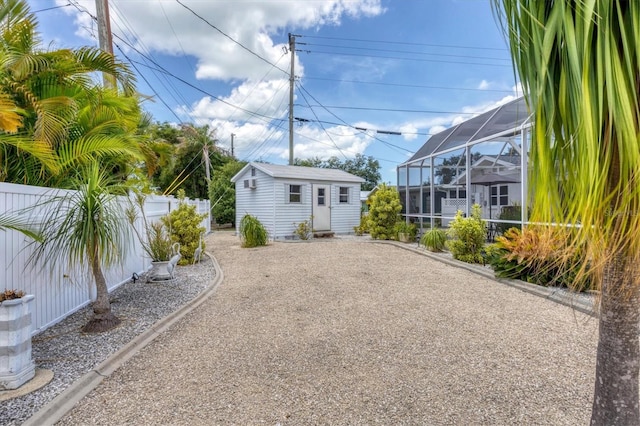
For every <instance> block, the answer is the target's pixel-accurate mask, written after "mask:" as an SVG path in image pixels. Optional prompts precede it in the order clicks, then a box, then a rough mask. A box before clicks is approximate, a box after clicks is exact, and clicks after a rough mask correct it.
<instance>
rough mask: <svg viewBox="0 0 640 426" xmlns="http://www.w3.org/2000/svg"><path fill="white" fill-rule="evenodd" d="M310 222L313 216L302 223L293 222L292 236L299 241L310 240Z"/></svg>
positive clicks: (311, 231)
mask: <svg viewBox="0 0 640 426" xmlns="http://www.w3.org/2000/svg"><path fill="white" fill-rule="evenodd" d="M312 220H313V216H311V217H310V218H309V220H305V221H304V222H300V223H298V224H296V223H295V222H294V223H293V226H295V227H296V229H295V230H294V231H293V234H294V235H295V236H297V237H298V238H300V239H301V240H310V239H311V235H312V234H313V229H312V228H311V221H312Z"/></svg>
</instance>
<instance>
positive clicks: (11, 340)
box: [0, 216, 42, 391]
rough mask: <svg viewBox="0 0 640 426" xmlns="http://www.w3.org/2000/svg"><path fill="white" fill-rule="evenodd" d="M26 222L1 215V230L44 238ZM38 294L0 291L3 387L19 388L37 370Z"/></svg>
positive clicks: (0, 384) (0, 374)
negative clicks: (34, 323)
mask: <svg viewBox="0 0 640 426" xmlns="http://www.w3.org/2000/svg"><path fill="white" fill-rule="evenodd" d="M32 228H33V227H32V226H30V225H29V224H27V223H26V222H24V221H22V220H20V219H17V218H14V217H10V216H1V217H0V231H3V230H5V229H13V230H15V231H19V232H22V233H23V234H25V235H27V236H29V237H31V238H33V239H34V240H35V241H42V237H41V235H40V234H39V233H38V231H36V230H34V229H32ZM34 300H35V296H34V295H32V294H25V293H24V292H23V291H18V290H6V289H5V290H4V292H0V324H3V325H4V326H3V327H0V391H3V390H10V389H17V388H19V387H20V386H22V385H23V384H24V383H26V382H28V381H29V380H31V379H32V378H33V377H34V376H35V374H36V367H35V363H34V362H33V360H32V358H31V306H32V305H33V301H34Z"/></svg>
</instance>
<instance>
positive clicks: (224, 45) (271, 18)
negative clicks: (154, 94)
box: [56, 0, 384, 81]
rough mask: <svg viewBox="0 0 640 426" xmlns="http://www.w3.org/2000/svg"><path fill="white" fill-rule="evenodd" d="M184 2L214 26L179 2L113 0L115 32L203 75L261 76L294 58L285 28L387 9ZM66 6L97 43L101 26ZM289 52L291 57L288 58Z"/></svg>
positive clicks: (368, 0)
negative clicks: (192, 63) (182, 60)
mask: <svg viewBox="0 0 640 426" xmlns="http://www.w3.org/2000/svg"><path fill="white" fill-rule="evenodd" d="M56 3H57V4H58V5H61V6H62V5H66V4H67V3H68V2H67V1H66V0H56ZM78 3H79V5H80V7H83V8H86V10H87V11H88V12H89V13H90V14H92V15H95V1H94V0H79V1H78ZM182 3H184V4H185V5H186V6H187V7H189V8H190V9H192V10H193V11H194V12H195V13H196V14H197V15H199V16H200V17H202V18H203V19H204V20H206V21H208V22H209V23H210V24H211V25H209V24H207V23H206V22H205V21H204V20H203V19H200V18H199V17H198V16H196V15H195V14H194V13H192V12H191V11H189V10H187V9H186V8H185V7H183V6H181V5H180V4H179V3H178V2H167V1H160V0H155V1H152V0H145V1H130V0H111V1H110V16H111V21H112V26H111V29H112V32H113V33H114V34H116V35H118V36H120V37H122V38H124V39H126V40H130V42H131V41H132V42H133V43H132V44H134V45H135V46H136V48H138V49H141V50H143V51H145V50H150V51H153V52H162V53H165V54H168V55H173V56H177V57H182V56H184V55H185V54H186V55H189V56H192V57H195V58H196V62H197V63H196V76H197V78H200V79H204V78H210V79H219V80H224V81H232V80H237V79H239V80H245V79H254V80H259V79H260V78H262V76H263V75H264V74H265V73H266V72H269V71H272V66H271V65H270V64H269V63H271V64H276V65H277V66H278V67H279V68H282V69H283V70H285V71H286V70H287V68H288V62H289V61H288V55H287V54H285V52H284V51H283V48H285V47H287V44H283V43H275V42H274V41H273V39H272V36H274V35H276V34H277V35H281V32H282V31H283V30H284V29H291V28H295V29H309V28H314V27H317V26H323V25H340V23H341V21H342V19H343V18H344V17H350V18H359V17H370V16H377V15H380V14H381V13H384V8H383V7H382V6H381V0H320V1H300V2H295V7H292V6H293V3H292V2H288V1H261V2H256V1H253V0H251V1H249V0H235V1H204V2H203V1H188V0H182ZM64 10H65V11H66V12H67V13H70V14H73V15H74V16H75V22H76V26H77V28H78V29H77V31H76V33H77V34H78V35H80V36H83V37H85V38H88V39H91V40H92V41H94V40H95V38H94V37H93V34H94V33H95V25H94V24H93V22H92V20H91V17H90V16H89V14H88V13H82V12H79V11H78V10H77V9H74V8H65V9H64ZM212 26H215V27H217V28H218V29H219V30H220V31H222V32H224V33H225V34H226V35H227V36H228V37H227V36H225V35H224V34H221V33H220V32H219V31H217V30H216V29H215V28H213V27H212ZM230 38H233V39H234V40H236V41H237V42H239V43H240V44H242V45H243V46H245V47H246V49H245V48H243V47H242V46H240V45H238V44H237V43H235V42H234V41H232V40H231V39H230ZM116 39H117V38H116ZM118 44H119V45H122V44H123V42H119V43H118ZM247 49H248V50H251V51H253V52H255V55H254V54H252V53H250V52H248V51H247ZM256 55H257V56H260V57H262V58H264V60H262V59H260V58H258V57H257V56H256ZM284 56H286V58H284V59H283V57H284ZM296 65H297V66H298V67H297V69H298V71H297V72H296V74H297V75H302V73H303V69H302V66H301V64H296ZM278 72H279V73H281V74H282V72H281V71H278Z"/></svg>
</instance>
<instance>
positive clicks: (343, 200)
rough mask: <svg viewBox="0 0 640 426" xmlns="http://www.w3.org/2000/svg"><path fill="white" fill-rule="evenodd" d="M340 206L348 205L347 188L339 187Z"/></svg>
mask: <svg viewBox="0 0 640 426" xmlns="http://www.w3.org/2000/svg"><path fill="white" fill-rule="evenodd" d="M339 201H340V203H341V204H347V203H349V187H348V186H341V187H340V199H339Z"/></svg>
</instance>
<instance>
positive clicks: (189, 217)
mask: <svg viewBox="0 0 640 426" xmlns="http://www.w3.org/2000/svg"><path fill="white" fill-rule="evenodd" d="M184 198H185V197H184V191H182V190H180V191H178V200H180V202H179V203H178V208H177V209H175V210H173V211H171V212H170V213H169V214H168V215H166V216H164V217H163V218H162V219H161V220H162V222H163V223H164V224H165V226H166V227H167V228H169V232H170V234H171V240H172V241H173V242H174V243H180V254H182V258H181V259H180V263H179V264H180V265H190V264H191V263H193V254H194V253H195V251H196V249H197V248H198V246H199V244H200V236H201V235H202V234H203V233H204V232H205V231H206V229H205V227H204V226H201V225H200V222H202V221H203V220H204V219H205V218H206V217H207V214H198V213H197V212H196V206H190V205H189V204H187V203H185V202H184ZM202 249H203V250H204V243H202Z"/></svg>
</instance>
